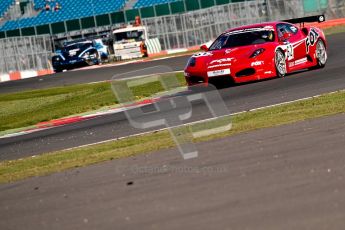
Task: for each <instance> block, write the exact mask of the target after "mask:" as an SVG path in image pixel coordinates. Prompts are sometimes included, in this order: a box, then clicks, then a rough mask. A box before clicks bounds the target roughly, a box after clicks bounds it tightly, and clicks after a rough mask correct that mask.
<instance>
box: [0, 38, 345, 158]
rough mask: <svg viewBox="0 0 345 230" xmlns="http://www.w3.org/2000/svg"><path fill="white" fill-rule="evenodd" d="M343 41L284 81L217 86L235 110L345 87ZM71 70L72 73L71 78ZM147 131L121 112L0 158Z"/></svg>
mask: <svg viewBox="0 0 345 230" xmlns="http://www.w3.org/2000/svg"><path fill="white" fill-rule="evenodd" d="M344 41H345V33H342V34H337V35H332V36H329V37H328V44H329V50H328V53H329V60H328V63H327V66H326V67H325V68H324V69H319V70H313V71H305V72H300V73H294V74H291V75H289V76H287V77H285V78H281V79H271V80H267V81H261V82H254V83H250V84H245V85H238V86H236V87H230V88H225V89H222V90H219V93H220V95H221V96H222V98H223V100H224V102H225V104H226V105H227V107H228V109H229V111H230V112H231V113H235V112H240V111H244V110H249V109H253V108H257V107H262V106H268V105H273V104H277V103H282V102H286V101H292V100H296V99H300V98H305V97H310V96H315V95H319V94H322V93H328V92H333V91H337V90H342V89H345V64H344V63H345V43H344ZM183 58H185V59H186V58H187V57H179V58H177V59H176V58H172V59H164V60H161V61H160V62H159V63H160V64H167V65H168V64H169V63H173V68H176V69H182V68H183V66H184V65H185V62H184V61H185V60H184V59H183ZM157 62H158V61H157ZM144 64H145V65H148V64H150V65H151V66H153V65H155V64H157V63H155V62H147V63H144ZM146 67H148V66H146ZM178 67H179V68H178ZM122 68H127V69H126V71H130V70H131V69H130V68H133V67H132V66H131V65H125V66H122ZM136 68H140V65H136ZM95 71H97V73H98V75H99V76H101V77H102V76H107V77H111V76H110V75H109V76H108V75H107V73H108V71H111V68H104V69H97V70H95ZM89 72H90V74H93V71H79V72H78V71H76V72H66V73H63V74H66V77H64V78H63V79H65V80H68V81H72V79H74V78H78V77H76V75H75V74H81V75H83V74H88V73H89ZM68 74H70V76H69V77H67V75H68ZM64 76H65V75H64ZM85 76H87V75H85ZM85 76H84V77H85ZM78 79H79V78H78ZM80 79H83V80H85V79H87V77H85V79H84V78H83V77H80ZM52 82H53V81H52ZM57 82H58V81H57ZM69 83H72V82H69ZM0 89H1V85H0ZM192 112H193V116H192V118H191V119H190V120H188V121H187V122H191V121H196V120H200V119H205V118H209V117H210V114H209V110H208V108H207V107H206V105H205V104H204V103H198V104H195V105H194V106H193V111H192ZM144 131H147V130H139V129H134V128H133V127H132V126H130V124H129V123H128V121H127V119H126V117H125V115H124V114H123V113H119V114H116V115H106V116H102V117H99V118H97V119H92V120H88V121H84V122H79V123H76V124H71V125H66V126H62V127H58V128H54V129H49V130H45V131H41V132H37V133H32V134H28V135H24V136H19V137H12V138H6V139H0V160H5V159H17V158H22V157H26V156H32V155H36V154H41V153H46V152H50V151H56V150H62V149H66V148H71V147H76V146H81V145H85V144H90V143H95V142H99V141H104V140H109V139H113V138H118V137H123V136H128V135H132V134H137V133H141V132H144Z"/></svg>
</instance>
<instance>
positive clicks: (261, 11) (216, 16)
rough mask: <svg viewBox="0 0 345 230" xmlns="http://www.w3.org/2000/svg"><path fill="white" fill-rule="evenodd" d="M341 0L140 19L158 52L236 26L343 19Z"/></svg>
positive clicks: (259, 0) (269, 0)
mask: <svg viewBox="0 0 345 230" xmlns="http://www.w3.org/2000/svg"><path fill="white" fill-rule="evenodd" d="M344 2H345V1H344V0H289V1H286V0H254V1H245V2H237V3H229V4H224V5H221V6H214V7H211V8H207V9H201V10H196V11H191V12H188V13H183V14H178V15H168V16H161V17H155V18H146V19H143V20H142V21H143V24H144V25H145V26H147V27H148V28H149V32H148V33H149V36H150V37H151V38H155V37H158V39H159V41H160V43H161V46H162V49H163V50H169V49H177V48H186V47H191V46H196V45H200V44H202V43H205V42H208V41H210V40H213V39H215V38H216V37H217V36H218V35H219V34H220V33H222V32H224V31H225V30H227V29H229V28H233V27H236V26H241V25H246V24H252V23H260V22H263V21H273V20H283V19H288V18H297V17H303V16H307V15H313V14H323V13H326V15H327V17H328V18H339V17H342V16H343V17H345V13H344V12H345V10H344V9H345V8H344V4H345V3H344Z"/></svg>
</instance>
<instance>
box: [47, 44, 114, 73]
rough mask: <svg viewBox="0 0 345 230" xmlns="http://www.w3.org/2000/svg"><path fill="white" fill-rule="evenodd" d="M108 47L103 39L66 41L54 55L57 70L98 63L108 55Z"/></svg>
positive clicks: (54, 64)
mask: <svg viewBox="0 0 345 230" xmlns="http://www.w3.org/2000/svg"><path fill="white" fill-rule="evenodd" d="M108 55H109V54H108V48H107V46H105V45H104V44H103V42H102V40H101V39H95V40H85V39H83V40H78V41H72V42H65V43H64V46H63V47H62V48H61V49H60V50H57V51H56V55H55V56H53V57H52V64H53V68H54V71H55V72H61V71H63V70H68V69H73V68H76V67H81V66H88V65H89V66H90V65H98V64H100V63H101V61H102V59H103V60H104V59H105V58H107V57H108Z"/></svg>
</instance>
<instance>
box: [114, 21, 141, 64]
mask: <svg viewBox="0 0 345 230" xmlns="http://www.w3.org/2000/svg"><path fill="white" fill-rule="evenodd" d="M113 38H114V43H113V47H114V53H115V57H116V59H118V60H125V59H133V58H141V57H147V56H148V51H147V47H146V44H145V41H146V40H147V38H148V36H147V29H146V27H145V26H131V25H130V26H127V27H125V28H120V29H116V30H114V31H113Z"/></svg>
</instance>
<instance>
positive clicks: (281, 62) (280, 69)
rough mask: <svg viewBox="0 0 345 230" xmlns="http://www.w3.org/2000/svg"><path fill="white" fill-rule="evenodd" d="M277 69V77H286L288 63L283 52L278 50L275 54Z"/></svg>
mask: <svg viewBox="0 0 345 230" xmlns="http://www.w3.org/2000/svg"><path fill="white" fill-rule="evenodd" d="M274 62H275V67H276V72H277V77H285V75H286V61H285V55H284V53H283V51H281V50H277V51H276V53H275V61H274Z"/></svg>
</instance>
